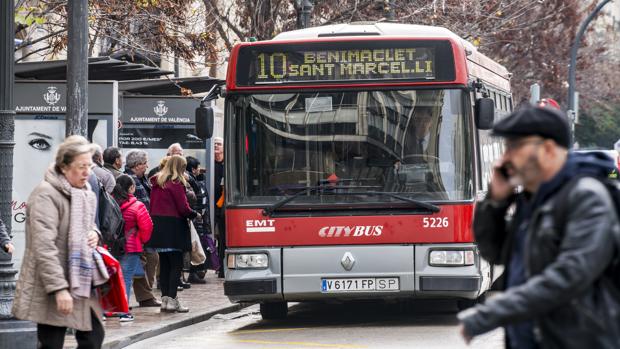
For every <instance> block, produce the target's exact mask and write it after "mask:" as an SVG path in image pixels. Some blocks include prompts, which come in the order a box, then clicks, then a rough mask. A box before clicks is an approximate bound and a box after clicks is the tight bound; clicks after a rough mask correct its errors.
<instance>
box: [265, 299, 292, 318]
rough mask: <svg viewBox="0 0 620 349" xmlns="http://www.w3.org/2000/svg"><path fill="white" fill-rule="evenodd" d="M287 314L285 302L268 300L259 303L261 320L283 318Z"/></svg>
mask: <svg viewBox="0 0 620 349" xmlns="http://www.w3.org/2000/svg"><path fill="white" fill-rule="evenodd" d="M287 314H288V304H287V303H286V302H270V303H261V304H260V315H261V316H262V317H263V320H278V319H285V318H286V316H287Z"/></svg>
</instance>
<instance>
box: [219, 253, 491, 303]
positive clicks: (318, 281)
mask: <svg viewBox="0 0 620 349" xmlns="http://www.w3.org/2000/svg"><path fill="white" fill-rule="evenodd" d="M441 249H447V250H454V249H456V250H471V251H474V255H475V258H474V264H473V265H466V266H432V265H430V263H429V254H430V252H431V251H433V250H441ZM249 253H264V254H267V255H268V258H269V266H268V267H267V268H265V269H228V268H227V269H226V280H225V282H224V293H225V294H226V295H227V296H228V297H229V299H230V300H231V301H233V302H241V301H252V302H254V301H258V302H270V301H316V300H347V299H390V298H392V299H398V298H438V299H441V298H466V299H475V298H477V297H478V296H479V295H480V294H481V293H483V292H484V291H485V290H486V289H488V288H489V287H490V283H491V282H490V279H491V275H490V268H489V266H488V263H486V262H485V261H484V260H482V259H481V258H480V257H479V256H478V253H477V249H476V247H475V245H474V244H425V245H381V246H376V245H374V246H320V247H295V248H286V247H285V248H258V249H256V248H253V249H229V250H227V255H230V254H249ZM347 256H348V257H349V261H346V259H347ZM347 269H349V270H347ZM334 280H338V281H336V282H338V283H345V284H346V283H349V284H350V283H351V281H355V280H358V281H359V283H360V284H361V283H363V282H373V283H377V284H378V283H379V282H385V283H386V284H387V283H388V282H390V283H394V285H393V286H392V287H388V288H386V289H383V290H379V289H378V288H379V287H377V290H372V291H368V290H359V289H356V290H352V291H350V290H337V289H329V288H328V287H327V285H328V283H327V282H328V281H334ZM364 280H365V281H364ZM368 280H371V281H368Z"/></svg>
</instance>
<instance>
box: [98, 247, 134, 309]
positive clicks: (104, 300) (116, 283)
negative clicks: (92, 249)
mask: <svg viewBox="0 0 620 349" xmlns="http://www.w3.org/2000/svg"><path fill="white" fill-rule="evenodd" d="M97 252H99V254H100V255H101V257H102V259H103V262H104V264H105V266H106V268H107V269H108V274H109V275H110V278H109V279H108V282H107V283H105V284H103V285H102V286H99V287H97V293H98V295H99V304H100V305H101V307H102V308H103V311H104V312H115V313H128V312H129V302H128V301H127V291H126V290H125V281H124V280H123V271H122V269H121V264H120V262H119V261H118V260H117V259H116V258H114V256H112V254H111V253H110V251H108V250H107V249H106V248H104V247H101V246H98V247H97Z"/></svg>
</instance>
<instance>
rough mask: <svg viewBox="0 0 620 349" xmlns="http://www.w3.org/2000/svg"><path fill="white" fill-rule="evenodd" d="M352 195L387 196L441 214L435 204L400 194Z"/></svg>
mask: <svg viewBox="0 0 620 349" xmlns="http://www.w3.org/2000/svg"><path fill="white" fill-rule="evenodd" d="M350 194H353V195H355V194H362V195H366V194H370V195H385V196H389V197H392V198H394V199H398V200H402V201H406V202H410V203H412V204H414V205H416V206H418V207H422V208H424V209H427V210H429V211H431V212H433V213H437V212H439V206H437V205H433V204H429V203H428V202H424V201H420V200H416V199H411V198H408V197H406V196H402V195H398V194H394V193H390V192H387V191H365V192H355V193H350Z"/></svg>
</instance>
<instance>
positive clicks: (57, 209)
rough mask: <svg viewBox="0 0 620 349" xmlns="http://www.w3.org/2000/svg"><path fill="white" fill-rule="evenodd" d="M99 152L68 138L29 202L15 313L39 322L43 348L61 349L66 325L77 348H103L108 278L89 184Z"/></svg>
mask: <svg viewBox="0 0 620 349" xmlns="http://www.w3.org/2000/svg"><path fill="white" fill-rule="evenodd" d="M94 150H95V149H94V147H93V145H92V144H91V143H89V142H88V141H87V140H86V138H84V137H82V136H71V137H68V138H67V139H66V140H65V141H64V142H63V143H62V144H60V146H59V147H58V151H57V152H56V161H55V162H54V163H53V164H52V165H51V166H50V167H49V168H48V170H47V172H46V173H45V176H44V179H43V181H42V182H41V183H39V185H38V186H37V187H36V188H35V189H34V190H33V191H32V193H31V194H30V197H29V198H28V203H27V209H26V210H27V211H26V217H27V218H26V251H25V254H24V259H23V264H22V267H21V271H20V274H19V280H18V281H17V288H16V291H15V300H14V302H13V315H14V316H15V317H16V318H18V319H22V320H30V321H32V322H35V323H37V337H38V340H39V345H38V347H39V348H59V349H60V348H62V347H63V344H64V340H65V332H66V329H67V327H70V328H74V329H76V330H77V331H76V333H75V338H76V339H77V343H78V348H101V343H102V342H103V336H104V330H103V326H102V324H101V322H100V318H99V316H97V314H101V313H102V312H103V311H102V310H101V307H100V306H99V303H98V301H97V298H96V296H95V292H94V287H95V286H98V285H101V284H102V283H105V282H106V281H107V275H104V274H102V273H100V272H99V271H100V270H101V269H99V268H97V266H98V265H99V264H98V262H101V260H100V258H101V257H100V256H99V255H98V254H97V253H93V250H94V248H95V247H96V246H97V243H98V241H99V234H98V232H97V231H96V227H95V210H96V207H97V202H96V199H95V194H94V193H93V192H92V191H91V189H90V186H89V185H88V177H89V176H90V170H91V167H92V164H93V163H92V155H93V153H94Z"/></svg>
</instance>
